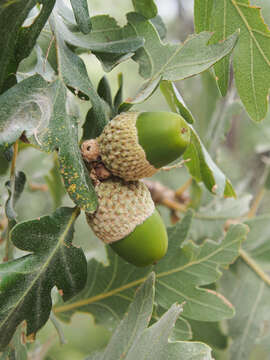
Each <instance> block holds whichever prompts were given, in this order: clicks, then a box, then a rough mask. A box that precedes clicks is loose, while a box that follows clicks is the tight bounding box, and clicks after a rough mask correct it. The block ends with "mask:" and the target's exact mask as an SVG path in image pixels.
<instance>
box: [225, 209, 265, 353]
mask: <svg viewBox="0 0 270 360" xmlns="http://www.w3.org/2000/svg"><path fill="white" fill-rule="evenodd" d="M245 224H246V225H248V227H249V232H248V235H247V240H246V241H245V242H244V243H243V250H242V253H241V255H242V256H241V257H242V258H241V261H240V260H239V261H237V263H236V264H235V266H233V267H232V268H231V270H230V271H227V272H226V273H225V274H224V278H222V281H221V286H222V289H223V291H224V292H225V294H227V296H228V298H229V300H230V301H232V303H233V304H234V305H235V308H236V316H235V317H234V318H233V319H231V320H230V321H229V323H228V324H229V329H228V333H229V334H230V337H231V338H232V340H233V343H232V346H231V348H230V353H231V357H232V359H239V360H244V359H249V358H250V356H251V354H252V353H253V350H254V348H255V347H257V346H262V348H265V351H266V353H267V354H269V341H270V329H269V327H268V326H267V324H268V323H269V321H270V314H269V298H270V287H269V275H268V274H269V270H270V243H269V239H270V236H269V234H270V216H269V215H263V216H258V217H255V218H253V219H250V220H247V221H245ZM267 347H268V349H267Z"/></svg>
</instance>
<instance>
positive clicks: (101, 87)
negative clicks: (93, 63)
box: [97, 76, 112, 107]
mask: <svg viewBox="0 0 270 360" xmlns="http://www.w3.org/2000/svg"><path fill="white" fill-rule="evenodd" d="M97 93H98V95H99V96H100V97H101V98H102V99H103V100H104V101H106V103H107V104H108V105H109V106H110V107H112V93H111V88H110V83H109V81H108V79H107V78H106V76H103V77H102V78H101V80H100V82H99V83H98V88H97Z"/></svg>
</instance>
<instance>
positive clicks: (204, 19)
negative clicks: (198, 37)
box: [194, 0, 214, 33]
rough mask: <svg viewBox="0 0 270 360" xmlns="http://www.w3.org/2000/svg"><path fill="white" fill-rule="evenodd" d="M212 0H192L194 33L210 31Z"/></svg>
mask: <svg viewBox="0 0 270 360" xmlns="http://www.w3.org/2000/svg"><path fill="white" fill-rule="evenodd" d="M213 5H214V0H195V1H194V24H195V31H196V33H200V32H201V31H210V30H211V28H210V23H211V14H212V9H213Z"/></svg>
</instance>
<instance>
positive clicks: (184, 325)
mask: <svg viewBox="0 0 270 360" xmlns="http://www.w3.org/2000/svg"><path fill="white" fill-rule="evenodd" d="M165 312H166V310H165V309H163V308H162V307H161V306H158V307H157V309H156V311H155V312H154V314H153V315H152V320H155V321H158V320H159V318H161V316H162V315H164V314H165ZM207 324H209V323H207ZM191 339H192V330H191V326H190V324H189V320H186V319H185V318H183V317H182V316H181V317H179V318H178V319H177V320H176V323H175V327H174V329H173V331H172V333H171V336H170V340H172V341H183V340H191Z"/></svg>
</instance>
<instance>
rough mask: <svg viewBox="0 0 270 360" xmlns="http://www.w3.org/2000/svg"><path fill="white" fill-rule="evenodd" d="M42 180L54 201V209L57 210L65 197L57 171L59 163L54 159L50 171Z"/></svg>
mask: <svg viewBox="0 0 270 360" xmlns="http://www.w3.org/2000/svg"><path fill="white" fill-rule="evenodd" d="M44 178H45V180H46V183H47V185H48V188H49V190H50V193H51V195H52V198H53V201H54V209H57V208H58V207H60V206H61V203H62V198H63V196H64V195H65V188H64V186H63V182H62V177H61V174H60V171H59V162H58V161H57V159H56V158H55V159H54V165H53V167H52V169H51V170H50V172H49V174H48V175H46V176H44Z"/></svg>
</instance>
